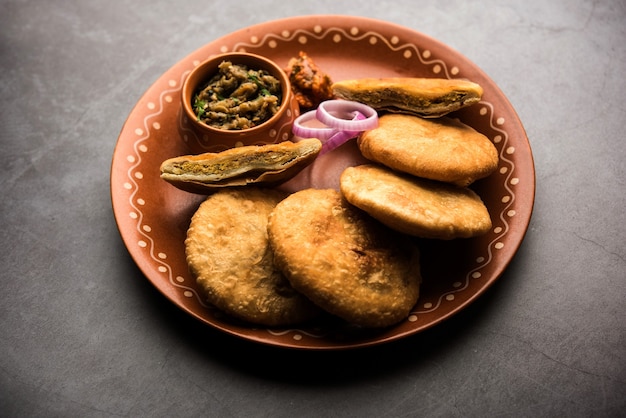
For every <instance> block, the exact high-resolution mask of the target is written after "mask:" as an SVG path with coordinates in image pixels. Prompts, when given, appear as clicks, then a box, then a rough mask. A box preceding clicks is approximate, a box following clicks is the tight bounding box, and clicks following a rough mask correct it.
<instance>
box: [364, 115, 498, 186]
mask: <svg viewBox="0 0 626 418" xmlns="http://www.w3.org/2000/svg"><path fill="white" fill-rule="evenodd" d="M358 144H359V149H360V150H361V153H362V154H363V156H364V157H365V158H367V159H369V160H371V161H374V162H378V163H380V164H383V165H386V166H387V167H390V168H393V169H395V170H399V171H403V172H405V173H409V174H413V175H415V176H418V177H424V178H427V179H431V180H438V181H444V182H448V183H454V184H456V185H458V186H468V185H470V184H471V183H473V182H474V181H476V180H478V179H481V178H484V177H487V176H489V175H490V174H491V173H493V172H494V171H495V170H496V168H497V167H498V151H497V150H496V147H495V146H494V145H493V143H492V142H491V141H490V140H489V138H487V137H486V136H485V135H483V134H481V133H479V132H477V131H475V130H474V129H473V128H471V127H470V126H468V125H465V124H463V123H461V122H459V121H458V120H455V119H451V118H447V117H444V118H440V119H423V118H420V117H417V116H410V115H397V114H393V115H390V114H389V115H383V116H381V117H380V118H379V125H378V128H376V129H373V130H370V131H366V132H363V134H361V136H360V138H359V139H358Z"/></svg>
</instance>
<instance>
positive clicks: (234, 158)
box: [161, 138, 322, 194]
mask: <svg viewBox="0 0 626 418" xmlns="http://www.w3.org/2000/svg"><path fill="white" fill-rule="evenodd" d="M321 149H322V143H321V142H320V141H319V140H318V139H315V138H308V139H303V140H302V141H298V142H291V141H285V142H280V143H277V144H267V145H249V146H244V147H238V148H231V149H227V150H225V151H222V152H219V153H204V154H198V155H183V156H180V157H174V158H170V159H167V160H165V161H163V163H162V164H161V178H162V179H163V180H165V181H167V182H168V183H171V184H172V185H174V186H176V187H177V188H179V189H182V190H185V191H188V192H192V193H200V194H209V193H212V192H214V191H215V190H216V189H221V188H224V187H233V186H247V185H255V186H270V185H277V184H280V183H283V182H285V181H287V180H289V179H291V178H292V177H294V176H295V175H296V174H298V173H299V172H300V171H301V170H302V169H304V167H306V166H308V165H309V164H311V163H312V162H313V161H314V160H315V158H316V157H317V155H318V154H319V152H320V150H321Z"/></svg>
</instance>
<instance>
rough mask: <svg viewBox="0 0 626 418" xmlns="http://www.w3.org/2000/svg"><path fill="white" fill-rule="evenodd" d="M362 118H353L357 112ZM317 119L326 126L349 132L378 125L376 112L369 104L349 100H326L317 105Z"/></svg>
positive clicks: (364, 129) (365, 129)
mask: <svg viewBox="0 0 626 418" xmlns="http://www.w3.org/2000/svg"><path fill="white" fill-rule="evenodd" d="M359 112H360V113H361V114H362V115H363V116H364V118H363V119H361V118H355V116H356V114H357V113H359ZM315 116H316V117H317V119H318V120H319V121H320V122H322V123H323V124H324V125H326V126H330V127H332V128H335V129H338V130H341V131H351V132H361V131H367V130H370V129H374V128H376V127H377V126H378V113H377V112H376V110H374V109H373V108H371V107H370V106H368V105H366V104H363V103H360V102H354V101H351V100H326V101H324V102H322V103H320V105H319V106H318V107H317V110H316V112H315Z"/></svg>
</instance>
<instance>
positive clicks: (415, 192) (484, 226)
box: [340, 164, 491, 240]
mask: <svg viewBox="0 0 626 418" xmlns="http://www.w3.org/2000/svg"><path fill="white" fill-rule="evenodd" d="M340 184H341V192H342V193H343V195H344V196H345V198H346V199H347V200H348V201H349V202H350V203H352V204H353V205H355V206H357V207H359V208H361V209H362V210H364V211H365V212H367V213H369V214H370V215H371V216H372V217H374V218H376V219H378V220H379V221H380V222H382V223H383V224H385V225H387V226H389V227H390V228H393V229H395V230H398V231H402V232H403V233H406V234H410V235H414V236H417V237H421V238H436V239H446V240H448V239H453V238H469V237H473V236H478V235H482V234H484V233H486V232H487V231H489V230H490V229H491V218H490V216H489V212H488V210H487V207H486V206H485V205H484V203H483V202H482V200H481V199H480V197H479V196H478V195H477V194H476V193H475V192H473V191H472V190H470V189H469V188H466V187H458V186H454V185H451V184H446V183H442V182H436V181H431V180H426V179H420V178H417V177H413V176H410V175H407V174H403V173H398V172H394V171H392V170H390V169H388V168H386V167H382V166H377V165H373V164H368V165H360V166H356V167H350V168H347V169H346V170H344V172H343V174H342V175H341V180H340Z"/></svg>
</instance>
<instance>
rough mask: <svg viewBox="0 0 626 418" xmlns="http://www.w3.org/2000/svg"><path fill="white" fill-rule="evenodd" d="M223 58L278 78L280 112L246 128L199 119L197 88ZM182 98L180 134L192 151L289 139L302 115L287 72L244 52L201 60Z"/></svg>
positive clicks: (216, 69) (182, 93)
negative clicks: (208, 123) (228, 127)
mask: <svg viewBox="0 0 626 418" xmlns="http://www.w3.org/2000/svg"><path fill="white" fill-rule="evenodd" d="M223 61H230V62H231V63H232V64H233V65H245V66H247V67H248V69H251V70H260V69H263V70H265V71H267V72H268V73H269V74H271V75H272V76H274V77H275V78H277V79H278V80H279V82H280V87H281V90H282V92H281V93H282V96H281V102H280V106H279V108H278V112H277V113H275V114H274V115H273V116H272V117H271V118H269V119H268V120H266V121H265V122H263V123H261V124H258V125H256V126H254V127H251V128H246V129H232V130H229V129H221V128H218V127H214V126H210V125H207V124H205V123H204V122H202V121H200V120H198V117H197V115H196V113H195V112H194V109H193V105H192V102H193V100H194V97H195V95H196V93H197V91H198V90H199V89H201V88H202V87H204V86H205V85H206V83H207V82H208V81H209V80H210V79H211V77H213V76H214V75H215V74H217V72H218V66H219V65H220V64H221V63H222V62H223ZM181 98H182V108H181V112H182V118H181V129H182V131H183V132H181V133H182V134H183V138H184V140H185V141H186V143H187V146H188V148H189V149H190V151H191V152H193V153H202V152H215V151H219V150H223V149H227V148H233V147H237V146H243V145H261V144H269V143H277V142H282V141H285V140H288V139H290V138H291V137H292V136H293V135H292V132H291V127H292V124H293V121H294V119H295V118H296V117H298V115H299V114H300V110H299V106H298V103H297V101H296V99H295V96H294V94H293V93H292V91H291V83H290V82H289V77H288V76H287V75H286V73H285V72H284V71H283V70H282V69H281V68H280V67H279V66H278V65H277V64H276V63H274V62H273V61H271V60H269V59H267V58H265V57H262V56H260V55H255V54H250V53H243V52H231V53H225V54H220V55H215V56H213V57H211V58H209V59H208V60H206V61H204V62H202V63H200V64H199V65H198V66H197V67H195V68H194V69H193V70H192V71H191V72H190V73H189V75H188V76H187V78H186V79H185V81H184V83H183V87H182V92H181Z"/></svg>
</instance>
